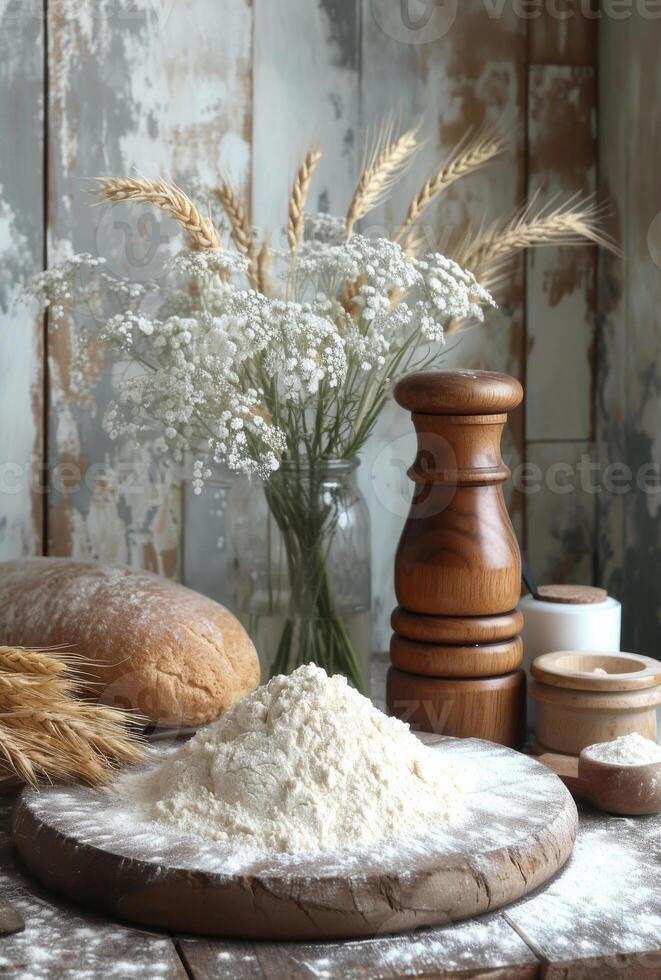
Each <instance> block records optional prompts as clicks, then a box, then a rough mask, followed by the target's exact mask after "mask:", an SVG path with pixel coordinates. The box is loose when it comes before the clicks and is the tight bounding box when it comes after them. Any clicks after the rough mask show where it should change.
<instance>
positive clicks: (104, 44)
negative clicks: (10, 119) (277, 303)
mask: <svg viewBox="0 0 661 980" xmlns="http://www.w3.org/2000/svg"><path fill="white" fill-rule="evenodd" d="M49 40H50V49H49V66H50V74H51V88H50V122H49V131H50V135H51V141H50V151H51V152H50V157H51V174H50V187H49V191H50V214H49V218H50V221H49V235H50V238H49V241H50V250H51V253H54V252H56V251H57V250H58V249H59V248H60V247H61V244H62V242H63V241H64V240H66V239H71V240H72V241H73V245H74V248H75V250H77V251H81V250H85V251H90V252H92V253H94V254H99V253H100V254H103V255H104V256H105V257H106V258H107V260H108V265H109V267H110V269H111V271H113V272H119V273H121V274H128V275H130V276H131V277H132V278H139V279H140V278H149V277H152V276H153V275H155V274H158V273H159V272H162V262H163V259H164V257H165V255H167V254H168V253H169V252H170V251H172V250H173V249H175V248H177V247H178V246H179V244H180V238H179V235H178V232H177V230H176V229H175V228H174V226H173V224H172V223H171V222H170V223H166V222H163V221H162V220H160V219H156V218H154V220H153V222H152V224H151V225H150V227H151V228H152V230H153V235H154V236H155V242H156V246H157V247H156V249H155V257H154V260H153V262H152V263H151V264H148V265H145V263H144V262H141V261H139V260H137V259H136V254H135V250H134V249H133V247H132V243H134V242H135V241H136V240H137V241H138V242H139V241H140V233H139V229H138V227H137V218H138V217H139V215H140V214H142V213H144V211H145V209H144V208H143V209H140V208H131V207H123V206H120V209H119V210H118V209H117V208H109V209H106V210H105V211H101V210H100V209H99V210H96V211H92V210H91V209H90V208H89V207H88V197H87V194H86V191H87V186H88V185H87V184H86V183H85V181H86V179H87V178H89V177H90V176H94V175H96V174H112V173H127V172H130V171H131V169H132V168H133V167H138V168H139V169H140V170H141V172H144V173H147V174H149V175H165V176H167V177H172V178H174V179H175V180H178V181H180V182H182V183H184V184H185V182H186V179H187V178H189V177H190V176H192V175H196V176H199V177H201V178H202V179H205V180H208V181H212V182H213V181H217V180H218V179H219V176H220V174H221V173H223V174H226V175H227V176H228V177H229V178H230V179H231V180H233V182H234V183H235V184H236V185H237V187H239V188H240V189H241V188H245V187H246V186H247V183H248V179H249V172H250V134H251V106H250V75H251V43H252V11H251V8H250V5H249V4H248V3H243V2H241V3H235V2H226V3H218V2H214V0H204V2H196V3H192V2H182V3H179V2H177V3H172V2H167V3H154V2H152V0H139V2H138V3H135V4H132V5H130V7H129V6H127V7H124V6H123V5H119V6H118V5H117V4H115V3H113V2H111V0H104V2H101V3H95V2H92V0H85V2H83V3H79V2H78V0H76V2H73V0H54V2H53V4H51V5H50V6H49ZM81 93H84V94H85V95H84V98H82V97H81ZM70 329H74V330H76V331H78V330H81V329H83V327H82V326H81V324H80V323H78V324H76V325H75V326H73V325H72V326H71V327H70ZM69 348H70V344H69V343H68V340H67V337H66V331H58V335H57V337H56V338H54V341H53V345H52V358H51V366H52V386H51V391H52V395H51V414H50V418H51V444H52V453H51V459H50V463H51V467H52V468H55V467H56V466H57V464H58V463H59V464H62V463H68V464H71V465H72V466H73V467H74V468H75V471H77V472H79V473H80V474H81V479H80V481H79V486H78V487H77V488H76V489H75V490H72V488H71V487H69V486H67V487H65V488H64V490H63V489H59V490H58V488H57V487H55V488H54V492H53V495H52V504H51V521H50V526H51V540H50V552H51V553H53V554H73V555H75V556H80V557H84V556H88V557H94V558H100V559H103V560H110V561H112V560H116V561H127V562H130V563H133V564H139V565H142V566H144V567H147V568H150V569H152V570H154V571H158V572H161V573H163V574H168V575H177V574H178V572H179V566H180V557H179V554H180V542H181V489H180V486H179V483H178V481H177V480H174V479H173V478H172V477H171V475H170V472H169V471H165V470H163V467H162V465H161V463H160V461H159V460H158V458H157V457H156V456H155V454H154V453H153V452H151V451H150V449H149V447H144V448H143V449H141V450H139V451H137V452H135V453H132V452H130V451H129V450H128V449H126V448H123V447H119V448H118V447H117V445H116V444H113V443H112V442H111V441H110V440H109V439H108V437H107V436H106V434H105V433H104V432H103V429H102V420H103V415H104V412H105V409H106V407H107V404H108V402H109V401H110V399H111V398H112V393H113V386H112V375H111V371H110V370H109V368H108V366H107V365H105V366H104V365H102V363H101V361H100V360H99V361H98V362H96V363H94V364H91V365H89V366H88V370H87V371H86V373H85V377H84V379H83V383H82V384H80V383H79V382H77V381H76V380H75V379H72V377H71V376H70V368H69V365H70V354H69ZM100 356H101V355H100V354H99V357H100ZM90 466H96V467H97V470H96V472H95V473H94V475H93V476H92V477H91V478H89V479H85V477H86V476H87V474H88V473H89V467H90ZM132 472H133V475H134V476H135V477H136V478H135V479H133V480H129V479H128V477H129V475H130V474H131V473H132Z"/></svg>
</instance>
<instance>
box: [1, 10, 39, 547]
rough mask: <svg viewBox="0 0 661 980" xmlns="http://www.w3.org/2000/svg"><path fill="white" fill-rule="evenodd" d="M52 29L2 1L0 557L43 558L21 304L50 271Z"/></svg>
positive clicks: (32, 349) (35, 360)
mask: <svg viewBox="0 0 661 980" xmlns="http://www.w3.org/2000/svg"><path fill="white" fill-rule="evenodd" d="M43 92H44V49H43V24H42V21H41V20H40V18H39V17H38V16H35V15H34V12H32V13H31V14H30V15H29V16H26V13H25V10H24V8H23V7H22V6H17V5H16V4H14V3H12V2H11V0H1V2H0V132H1V133H2V137H1V138H2V152H1V153H0V559H3V558H11V557H13V556H14V555H16V554H34V553H39V552H40V551H41V548H42V514H43V500H44V496H43V494H42V493H40V492H39V477H40V475H41V470H40V468H41V462H42V456H43V336H42V335H43V325H42V319H41V317H38V318H35V317H34V315H33V314H32V313H31V312H30V311H29V310H27V309H26V308H25V307H21V306H19V305H17V301H18V298H19V294H20V292H21V290H22V289H23V288H24V287H25V286H26V285H27V283H28V280H29V278H30V276H32V275H33V274H34V273H35V272H39V271H40V270H41V269H42V268H43V251H44V217H43V196H44V195H43V173H44V171H43V167H44V133H43Z"/></svg>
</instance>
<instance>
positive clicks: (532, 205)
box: [445, 195, 619, 335]
mask: <svg viewBox="0 0 661 980" xmlns="http://www.w3.org/2000/svg"><path fill="white" fill-rule="evenodd" d="M536 200H537V195H534V196H533V198H532V199H531V201H530V202H529V203H528V204H527V205H526V206H525V207H524V208H522V209H521V210H519V211H517V212H515V213H514V214H513V215H511V216H510V217H509V218H506V219H498V220H496V221H494V222H493V223H492V224H491V225H489V226H488V227H487V228H482V229H477V230H473V229H469V231H468V232H467V233H466V235H465V236H464V238H463V240H462V241H461V242H460V243H459V245H458V246H456V247H455V248H454V249H452V251H451V255H452V258H453V259H454V260H455V261H456V262H458V263H459V265H461V266H463V267H464V268H466V269H470V270H471V272H472V273H473V274H474V275H475V278H476V279H477V280H478V282H479V283H480V284H481V285H483V286H485V287H486V288H487V289H490V290H492V291H493V290H494V289H496V288H498V286H500V285H501V284H502V282H503V280H504V279H505V278H506V276H507V271H508V266H509V263H510V261H511V260H512V258H513V257H514V256H515V255H516V253H517V252H520V251H521V250H522V249H527V248H542V247H544V246H549V245H574V246H575V245H586V244H593V245H599V246H601V247H602V248H606V249H608V250H609V251H611V252H614V253H615V254H619V249H618V247H617V245H616V244H615V242H614V241H613V240H612V239H611V238H610V237H609V236H608V235H606V234H604V232H602V231H601V230H600V227H599V226H600V222H601V219H602V218H603V209H602V208H601V207H599V206H598V205H597V204H595V202H594V200H593V199H592V197H587V198H581V197H579V196H578V195H575V196H573V197H571V198H569V199H568V200H566V201H564V202H563V203H561V204H556V200H557V198H556V199H554V200H552V201H550V202H549V203H548V204H546V205H545V206H544V207H542V208H540V209H538V210H536ZM461 323H462V321H459V320H457V321H453V322H452V323H451V324H449V326H448V327H447V329H446V331H445V333H446V335H451V334H453V333H455V332H456V331H457V330H458V329H459V328H460V326H461Z"/></svg>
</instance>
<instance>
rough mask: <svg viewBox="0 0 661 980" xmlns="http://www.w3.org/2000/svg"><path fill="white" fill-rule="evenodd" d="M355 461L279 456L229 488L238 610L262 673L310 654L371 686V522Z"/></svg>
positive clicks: (281, 670)
mask: <svg viewBox="0 0 661 980" xmlns="http://www.w3.org/2000/svg"><path fill="white" fill-rule="evenodd" d="M358 462H359V461H358V459H357V458H353V459H332V460H320V461H315V462H307V461H306V462H294V461H283V463H282V465H281V467H280V469H279V470H277V471H276V472H275V473H274V474H273V475H272V476H271V478H270V479H269V481H268V482H265V483H264V482H260V481H256V480H252V481H249V480H247V479H237V480H236V481H235V482H234V484H233V486H232V489H231V491H230V495H229V501H228V506H229V513H228V515H227V516H228V518H229V520H228V527H229V528H230V541H228V545H229V547H230V555H229V564H230V569H231V571H230V584H231V592H232V600H231V608H232V611H233V612H234V613H235V614H236V615H237V616H238V617H239V618H240V619H241V621H242V622H243V624H244V626H245V627H246V629H247V630H248V632H249V633H250V636H251V637H252V640H253V642H254V644H255V646H256V647H257V651H258V653H259V657H260V661H261V665H262V676H263V678H266V677H269V676H273V675H274V674H286V673H290V672H291V671H292V670H294V669H295V668H296V667H298V666H300V665H301V664H304V663H309V662H313V663H316V664H319V666H321V667H324V668H325V670H326V671H327V672H328V673H329V674H335V673H342V674H345V675H346V677H347V678H348V679H349V681H350V683H351V684H353V686H354V687H356V688H357V689H358V690H360V691H362V692H363V693H368V688H369V658H370V633H371V622H370V524H369V513H368V510H367V505H366V503H365V500H364V498H363V496H362V494H361V492H360V490H359V489H358V485H357V483H356V469H357V467H358Z"/></svg>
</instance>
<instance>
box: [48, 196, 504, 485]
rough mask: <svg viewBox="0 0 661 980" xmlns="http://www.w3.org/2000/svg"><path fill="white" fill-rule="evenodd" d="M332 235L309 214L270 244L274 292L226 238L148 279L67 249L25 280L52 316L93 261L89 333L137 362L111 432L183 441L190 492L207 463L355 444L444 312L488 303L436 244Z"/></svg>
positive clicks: (269, 461) (340, 230)
mask: <svg viewBox="0 0 661 980" xmlns="http://www.w3.org/2000/svg"><path fill="white" fill-rule="evenodd" d="M343 235H344V220H343V219H338V218H335V217H333V216H330V215H317V216H310V215H308V216H307V217H306V233H305V238H304V241H302V242H301V244H300V246H299V248H298V251H297V255H296V261H295V263H293V264H292V262H291V256H290V254H289V253H286V254H282V255H280V256H279V257H278V255H277V254H275V253H274V257H275V259H276V261H278V259H279V261H280V262H281V265H282V267H283V269H284V271H283V278H285V279H286V281H287V286H286V289H285V290H284V298H283V297H281V296H270V295H269V296H267V295H263V294H262V293H259V292H257V291H255V290H254V289H252V288H247V287H246V288H242V287H241V285H240V283H239V282H238V280H239V277H241V276H244V275H245V273H246V271H247V261H246V258H245V256H243V255H240V254H238V253H236V252H233V251H229V250H227V249H223V248H219V249H207V250H200V251H194V252H191V251H184V252H181V253H179V254H178V255H177V256H175V257H174V258H173V259H172V260H171V262H170V271H171V273H173V275H172V281H168V282H166V284H165V285H164V286H162V287H158V288H156V287H155V286H153V285H152V286H149V287H146V286H145V285H142V284H138V283H130V282H129V281H128V280H124V279H119V278H116V277H111V276H108V275H107V274H106V273H100V272H98V269H97V267H98V266H99V265H100V262H101V260H99V259H95V258H94V257H93V256H90V255H80V256H72V255H69V256H67V258H66V260H65V261H64V262H63V263H62V264H61V265H60V266H58V267H56V268H55V269H52V270H49V271H48V272H46V273H41V274H40V275H39V276H37V277H36V278H35V280H34V284H33V292H34V294H35V295H36V296H37V297H38V299H39V300H40V302H41V304H42V306H44V307H45V306H48V307H49V309H50V311H51V316H52V317H54V318H57V317H61V316H64V315H65V312H66V311H67V310H69V309H70V308H71V306H72V304H73V303H74V302H75V301H76V300H77V299H80V298H83V299H85V298H86V299H89V296H90V290H89V289H88V288H87V287H86V286H81V281H82V280H81V272H83V271H85V272H86V273H87V274H88V275H89V274H93V276H94V277H95V284H94V289H95V290H96V291H97V292H98V291H99V290H101V292H103V293H104V294H105V295H106V296H107V297H109V298H110V299H111V300H112V303H111V305H110V307H109V309H110V310H111V315H109V314H108V312H106V313H105V315H104V317H103V319H102V326H101V328H100V331H99V332H100V335H101V337H102V338H103V339H104V340H105V341H106V343H107V344H108V346H109V347H111V348H112V349H113V350H114V351H115V352H116V353H117V354H118V355H119V357H120V358H121V359H122V360H123V361H130V362H133V364H134V365H135V367H134V368H133V369H132V370H131V371H129V372H124V373H123V374H122V380H120V381H119V383H118V389H117V397H116V399H115V401H114V402H113V403H112V404H111V405H110V406H109V408H108V411H107V413H106V417H105V426H106V429H107V431H108V434H109V435H110V438H111V439H117V438H119V437H123V436H128V437H130V438H132V439H136V440H140V439H145V438H149V439H150V441H152V443H153V444H154V446H155V448H156V450H157V451H158V452H162V453H167V454H168V455H169V456H171V457H172V458H173V459H175V460H183V459H184V458H185V457H186V456H188V455H189V454H190V453H191V452H192V454H193V456H194V463H193V476H192V484H193V490H194V492H195V493H199V492H201V489H202V486H203V484H204V481H205V480H206V479H208V478H209V475H210V472H209V466H208V463H209V461H210V460H214V461H216V462H218V463H222V464H224V465H225V466H227V467H229V468H230V469H232V470H235V471H238V472H242V473H246V474H249V475H256V476H259V477H261V478H262V479H268V478H269V476H270V475H271V474H272V473H273V472H274V471H275V470H277V468H278V466H279V465H280V459H281V457H282V456H283V454H288V455H295V454H298V453H300V452H310V451H313V452H317V453H318V454H319V455H323V456H332V455H337V456H341V455H344V454H346V453H349V452H352V453H353V452H356V451H357V449H359V448H360V447H361V445H362V444H363V442H364V441H365V439H366V438H367V436H368V434H369V431H370V427H371V425H372V424H373V422H374V420H375V418H376V415H377V414H378V408H379V407H380V405H381V403H382V401H383V392H384V389H385V386H386V385H388V384H389V383H390V381H391V379H393V376H396V374H397V373H398V372H401V371H404V370H406V369H407V367H408V366H409V365H410V364H411V363H413V359H414V358H417V361H416V363H421V361H422V362H424V363H425V364H431V363H432V362H433V358H434V356H435V353H436V352H437V350H438V344H441V343H442V342H443V339H444V327H445V326H446V324H447V323H448V322H449V321H450V320H452V319H454V318H455V317H462V318H464V317H475V318H477V319H482V317H483V307H485V306H489V305H493V300H492V298H491V296H490V294H489V293H488V292H487V291H486V290H485V289H483V288H482V287H481V286H480V285H479V284H478V283H477V282H476V281H475V278H474V277H473V276H472V275H471V273H470V272H467V271H466V270H464V269H461V268H460V267H459V266H458V265H457V264H456V263H454V262H452V261H450V260H449V259H447V258H445V257H444V256H443V255H440V254H439V253H432V254H430V255H427V256H425V257H424V258H423V259H412V258H410V257H408V256H407V255H406V254H405V253H404V252H403V251H402V249H401V247H400V246H399V245H398V244H397V243H396V242H391V241H389V240H387V239H374V240H372V239H368V238H364V237H362V236H360V235H353V236H352V237H351V238H350V240H349V241H346V242H345V241H343ZM292 270H293V271H292ZM275 274H276V275H277V270H275ZM311 446H313V447H314V449H312V450H311V449H310V447H311Z"/></svg>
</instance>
